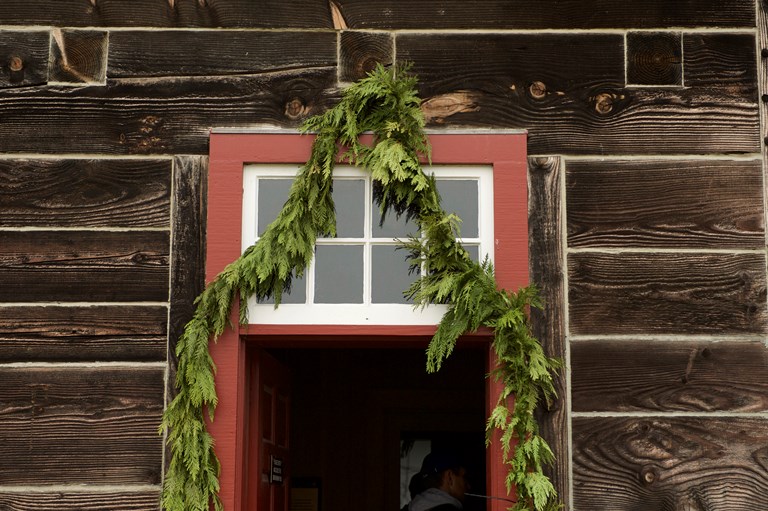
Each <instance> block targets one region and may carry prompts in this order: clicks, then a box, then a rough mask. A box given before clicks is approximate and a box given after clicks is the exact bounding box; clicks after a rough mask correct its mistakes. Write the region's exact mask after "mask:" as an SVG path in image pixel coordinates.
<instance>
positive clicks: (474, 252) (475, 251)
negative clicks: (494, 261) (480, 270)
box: [462, 244, 482, 263]
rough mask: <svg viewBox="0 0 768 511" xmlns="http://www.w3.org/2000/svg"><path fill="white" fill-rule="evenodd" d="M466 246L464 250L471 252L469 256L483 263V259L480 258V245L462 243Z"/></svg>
mask: <svg viewBox="0 0 768 511" xmlns="http://www.w3.org/2000/svg"><path fill="white" fill-rule="evenodd" d="M462 246H463V247H464V250H466V251H467V252H469V257H471V258H472V260H473V261H477V262H478V263H481V262H482V261H481V260H480V259H479V258H480V247H479V246H478V245H466V244H464V245H462Z"/></svg>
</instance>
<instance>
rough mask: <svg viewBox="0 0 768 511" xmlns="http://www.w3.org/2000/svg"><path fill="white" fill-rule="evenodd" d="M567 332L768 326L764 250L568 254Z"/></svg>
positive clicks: (721, 330)
mask: <svg viewBox="0 0 768 511" xmlns="http://www.w3.org/2000/svg"><path fill="white" fill-rule="evenodd" d="M568 281H569V293H568V296H569V315H570V318H571V320H570V332H571V334H577V335H596V334H602V335H611V334H717V335H724V334H739V333H755V334H758V333H763V332H765V330H766V327H767V326H768V324H766V320H767V319H768V314H766V278H765V257H764V255H762V254H759V253H755V254H725V253H645V252H644V253H635V252H623V253H597V252H586V253H585V252H580V253H571V254H570V255H569V257H568Z"/></svg>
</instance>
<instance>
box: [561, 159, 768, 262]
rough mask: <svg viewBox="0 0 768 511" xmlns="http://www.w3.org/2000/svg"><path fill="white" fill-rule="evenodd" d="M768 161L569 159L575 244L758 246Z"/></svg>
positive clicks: (569, 202) (761, 237)
mask: <svg viewBox="0 0 768 511" xmlns="http://www.w3.org/2000/svg"><path fill="white" fill-rule="evenodd" d="M762 182H763V175H762V162H761V161H760V160H752V161H733V160H655V161H648V160H643V161H625V160H618V161H617V160H614V161H569V162H568V163H567V173H566V188H567V194H566V197H567V211H568V245H569V246H570V247H614V248H619V247H659V248H661V247H667V248H744V249H758V248H760V247H762V246H763V245H764V243H765V226H764V222H763V185H762Z"/></svg>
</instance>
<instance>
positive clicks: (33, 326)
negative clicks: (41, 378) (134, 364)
mask: <svg viewBox="0 0 768 511" xmlns="http://www.w3.org/2000/svg"><path fill="white" fill-rule="evenodd" d="M167 322H168V309H167V308H166V307H159V306H130V305H120V306H92V307H82V306H77V307H59V306H41V307H30V306H6V307H0V361H2V362H33V361H34V362H60V361H68V362H88V361H106V362H108V361H129V360H135V361H163V360H165V354H166V344H167V328H166V325H167Z"/></svg>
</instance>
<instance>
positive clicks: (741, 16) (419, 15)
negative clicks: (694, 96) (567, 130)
mask: <svg viewBox="0 0 768 511" xmlns="http://www.w3.org/2000/svg"><path fill="white" fill-rule="evenodd" d="M337 3H338V4H339V5H340V10H341V13H342V15H343V16H344V19H345V20H346V22H347V24H348V25H349V27H350V28H387V29H405V28H407V29H418V28H422V29H429V28H442V29H447V28H486V29H488V28H500V29H504V28H527V29H537V28H659V27H699V26H705V27H707V26H708V27H748V28H751V27H753V26H754V20H755V13H754V4H753V3H752V2H750V1H748V0H701V1H690V0H686V1H681V2H675V3H670V2H668V1H665V0H652V1H646V2H615V1H611V0H592V1H590V2H589V3H588V4H585V3H584V2H579V1H578V0H566V1H562V0H560V1H556V0H549V1H546V0H545V1H519V0H518V1H516V2H509V1H505V0H490V1H489V0H484V1H482V2H467V1H462V0H439V1H438V0H428V1H423V0H422V1H420V2H408V1H404V0H383V1H382V0H375V1H372V0H337Z"/></svg>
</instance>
